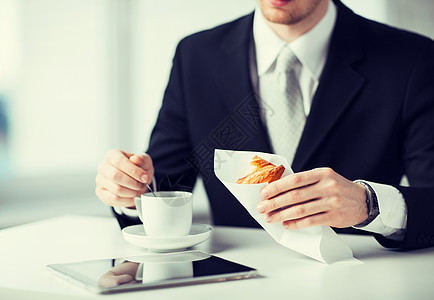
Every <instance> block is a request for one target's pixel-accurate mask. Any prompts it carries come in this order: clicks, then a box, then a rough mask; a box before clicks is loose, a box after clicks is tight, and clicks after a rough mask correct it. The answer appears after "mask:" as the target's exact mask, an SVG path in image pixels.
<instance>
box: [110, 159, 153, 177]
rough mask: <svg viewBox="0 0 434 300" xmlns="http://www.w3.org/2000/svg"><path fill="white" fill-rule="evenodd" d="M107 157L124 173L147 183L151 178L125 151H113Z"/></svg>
mask: <svg viewBox="0 0 434 300" xmlns="http://www.w3.org/2000/svg"><path fill="white" fill-rule="evenodd" d="M107 159H108V162H109V163H110V164H111V165H113V166H114V167H115V168H117V169H119V170H121V171H122V172H123V173H125V174H127V175H128V176H130V177H131V178H134V179H135V180H137V181H140V182H143V183H146V182H149V181H150V180H151V178H150V176H149V175H148V174H147V173H146V172H145V170H143V169H142V168H141V167H139V166H136V165H135V164H134V163H133V162H131V161H130V159H129V157H127V156H125V154H124V153H123V152H120V151H113V152H111V153H110V155H107Z"/></svg>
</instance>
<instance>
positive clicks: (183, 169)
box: [113, 41, 197, 228]
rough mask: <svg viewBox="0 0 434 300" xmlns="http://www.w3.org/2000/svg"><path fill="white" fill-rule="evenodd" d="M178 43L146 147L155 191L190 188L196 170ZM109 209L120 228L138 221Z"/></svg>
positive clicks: (188, 189)
mask: <svg viewBox="0 0 434 300" xmlns="http://www.w3.org/2000/svg"><path fill="white" fill-rule="evenodd" d="M182 44H183V43H182V41H181V42H180V44H179V45H178V47H177V49H176V52H175V56H174V59H173V65H172V70H171V73H170V77H169V82H168V85H167V87H166V90H165V93H164V98H163V104H162V106H161V109H160V112H159V114H158V118H157V122H156V124H155V126H154V129H153V131H152V134H151V139H150V142H149V148H148V150H147V153H148V154H149V155H150V156H151V158H152V160H153V165H154V169H155V174H154V176H155V179H156V183H157V190H159V191H173V190H181V191H190V192H191V191H192V190H193V186H194V183H195V181H196V177H197V170H196V169H195V168H194V165H193V164H191V163H190V161H191V160H189V158H190V156H191V152H192V149H191V143H190V135H189V130H188V118H187V116H186V110H185V105H186V104H185V99H184V98H185V97H184V90H183V84H182V82H183V78H182V77H183V75H182V73H183V72H182V54H181V52H182V51H181V48H182ZM113 213H114V214H115V217H116V219H117V220H118V223H119V224H120V226H121V227H122V228H123V227H125V226H129V225H133V224H137V223H139V220H138V218H131V217H128V216H125V215H120V214H117V213H116V212H115V211H114V210H113Z"/></svg>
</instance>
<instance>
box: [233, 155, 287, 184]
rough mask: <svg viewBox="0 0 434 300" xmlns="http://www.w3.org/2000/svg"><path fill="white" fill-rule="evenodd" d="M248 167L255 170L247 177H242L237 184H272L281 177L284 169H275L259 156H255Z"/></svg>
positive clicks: (279, 167) (282, 167) (280, 167)
mask: <svg viewBox="0 0 434 300" xmlns="http://www.w3.org/2000/svg"><path fill="white" fill-rule="evenodd" d="M250 165H251V166H253V167H254V168H255V169H254V170H253V172H252V173H250V174H248V175H247V176H244V177H243V178H240V179H238V180H237V183H239V184H254V183H264V182H268V183H270V182H273V181H276V180H278V179H280V177H282V174H283V172H284V171H285V167H284V166H282V165H280V166H278V167H276V166H275V165H273V164H272V163H270V162H269V161H266V160H265V159H262V158H260V157H259V156H257V155H255V156H254V157H253V159H252V161H251V162H250Z"/></svg>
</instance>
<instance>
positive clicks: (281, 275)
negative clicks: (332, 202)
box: [0, 216, 434, 300]
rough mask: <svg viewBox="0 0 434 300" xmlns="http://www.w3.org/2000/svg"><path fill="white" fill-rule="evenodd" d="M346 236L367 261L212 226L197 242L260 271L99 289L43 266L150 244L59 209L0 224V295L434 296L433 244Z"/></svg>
mask: <svg viewBox="0 0 434 300" xmlns="http://www.w3.org/2000/svg"><path fill="white" fill-rule="evenodd" d="M341 237H342V238H343V240H344V241H345V242H346V243H348V245H349V246H350V247H351V249H352V250H353V252H354V255H355V257H356V258H358V259H359V260H361V261H362V262H364V263H363V264H336V265H325V264H322V263H319V262H317V261H315V260H312V259H310V258H307V257H305V256H302V255H300V254H298V253H296V252H293V251H291V250H288V249H286V248H284V247H283V246H280V245H279V244H277V243H276V242H275V241H274V240H273V239H272V238H271V237H270V236H269V235H268V234H267V233H266V232H265V231H263V230H260V229H247V228H231V227H215V228H214V231H213V235H212V238H211V239H210V240H209V241H207V242H205V243H204V244H202V245H199V246H197V247H196V249H199V250H202V251H205V252H208V253H213V254H216V255H218V256H221V257H223V258H226V259H229V260H233V261H236V262H239V263H242V264H246V265H248V266H251V267H254V268H256V269H258V270H259V273H260V274H261V277H259V278H254V279H247V280H239V281H230V282H224V283H210V284H201V285H194V286H183V287H172V288H166V289H156V290H145V291H137V292H127V293H121V294H113V295H96V294H93V293H91V292H88V291H86V290H82V289H80V288H78V287H75V286H74V285H72V284H71V283H68V282H66V281H63V280H62V279H60V278H57V277H56V276H54V275H53V274H52V273H51V272H49V271H48V270H47V269H46V267H45V266H46V265H47V264H50V263H61V262H72V261H79V260H89V259H100V258H112V257H125V256H133V255H140V254H143V253H147V251H146V250H144V249H141V248H137V247H135V246H132V245H130V244H128V243H127V242H126V241H125V240H124V239H123V237H122V234H121V231H120V230H119V227H118V225H117V223H116V220H115V219H114V218H104V217H85V216H62V217H58V218H54V219H48V220H45V221H41V222H36V223H31V224H27V225H22V226H17V227H13V228H9V229H5V230H2V231H0V254H1V255H0V299H44V300H50V299H94V298H101V299H102V298H105V299H176V300H179V299H206V300H210V299H261V300H265V299H364V300H366V299H417V300H421V299H434V249H423V250H417V251H412V252H399V251H391V250H387V249H384V248H382V247H381V246H380V245H378V244H377V242H376V241H375V240H374V239H373V238H372V237H369V236H352V235H341ZM23 283H25V284H26V285H27V286H26V288H23Z"/></svg>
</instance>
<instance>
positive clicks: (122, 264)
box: [47, 251, 257, 293]
mask: <svg viewBox="0 0 434 300" xmlns="http://www.w3.org/2000/svg"><path fill="white" fill-rule="evenodd" d="M47 267H48V268H49V269H51V270H53V271H55V272H56V273H57V274H59V275H61V276H62V277H64V278H66V279H69V280H72V281H73V282H75V283H76V284H79V285H81V286H83V287H86V288H89V289H91V290H93V291H95V292H98V293H110V292H120V291H126V290H133V289H145V288H157V287H167V286H171V285H172V286H174V285H183V284H194V283H203V282H213V281H223V280H234V279H243V278H249V277H252V276H255V275H256V274H257V273H256V270H255V269H253V268H250V267H247V266H244V265H241V264H238V263H235V262H232V261H228V260H225V259H223V258H220V257H217V256H213V255H210V254H206V253H203V252H200V251H187V252H179V253H161V254H149V255H143V256H133V257H125V258H116V259H101V260H92V261H83V262H75V263H66V264H52V265H48V266H47Z"/></svg>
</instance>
